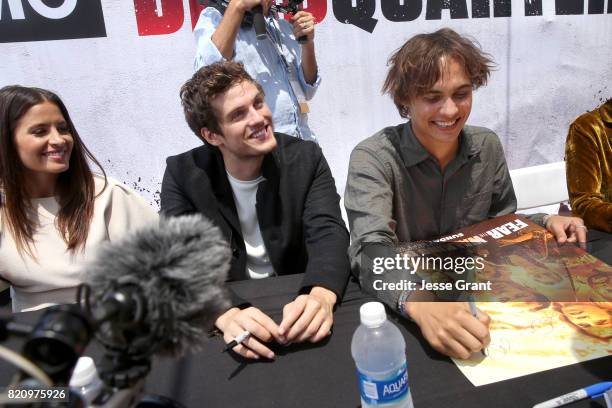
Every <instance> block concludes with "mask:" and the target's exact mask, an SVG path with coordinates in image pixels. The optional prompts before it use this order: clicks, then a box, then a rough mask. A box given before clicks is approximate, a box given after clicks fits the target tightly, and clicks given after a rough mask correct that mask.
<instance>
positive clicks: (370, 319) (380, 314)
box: [359, 302, 387, 327]
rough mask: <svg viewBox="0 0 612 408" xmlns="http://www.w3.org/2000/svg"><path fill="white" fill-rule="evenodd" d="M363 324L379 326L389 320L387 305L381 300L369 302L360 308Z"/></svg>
mask: <svg viewBox="0 0 612 408" xmlns="http://www.w3.org/2000/svg"><path fill="white" fill-rule="evenodd" d="M359 316H360V317H361V324H363V325H364V326H366V327H378V326H380V325H381V324H383V323H384V322H385V320H387V313H386V312H385V307H384V306H383V304H382V303H380V302H368V303H364V304H363V305H361V307H360V308H359Z"/></svg>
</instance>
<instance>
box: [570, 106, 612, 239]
mask: <svg viewBox="0 0 612 408" xmlns="http://www.w3.org/2000/svg"><path fill="white" fill-rule="evenodd" d="M580 119H581V118H579V119H577V120H576V121H575V122H574V123H572V124H571V125H570V128H569V131H568V135H567V141H566V144H565V161H566V176H567V177H566V178H567V190H568V192H569V197H570V203H571V206H572V211H575V212H576V214H577V215H578V216H580V217H582V218H583V219H584V221H585V224H587V226H589V227H591V228H595V229H598V230H601V231H606V232H612V203H611V202H606V201H604V198H603V194H602V193H601V183H602V169H601V163H600V162H599V160H597V159H596V158H597V157H598V152H599V148H598V147H597V141H596V140H594V139H595V138H594V136H593V133H594V132H596V130H595V129H593V128H592V127H591V128H590V129H585V126H584V125H585V124H584V123H581V120H580ZM588 124H590V123H588ZM610 165H612V163H611V164H610ZM579 175H580V176H579Z"/></svg>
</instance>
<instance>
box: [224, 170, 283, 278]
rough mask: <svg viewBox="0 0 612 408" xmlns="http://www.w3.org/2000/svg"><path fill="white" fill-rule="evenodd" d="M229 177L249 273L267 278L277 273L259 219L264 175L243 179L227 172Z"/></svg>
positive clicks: (255, 276)
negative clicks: (261, 186) (258, 208)
mask: <svg viewBox="0 0 612 408" xmlns="http://www.w3.org/2000/svg"><path fill="white" fill-rule="evenodd" d="M226 173H227V178H228V180H229V183H230V185H231V186H232V190H233V192H234V201H235V203H236V210H237V211H238V219H239V220H240V228H241V229H242V237H243V238H244V246H245V247H246V253H247V261H246V266H247V274H248V275H249V278H251V279H261V278H267V277H268V276H273V275H275V273H274V268H273V267H272V263H271V262H270V258H269V257H268V251H267V250H266V246H265V245H264V242H263V237H262V236H261V230H260V229H259V220H258V219H257V210H256V208H255V203H256V202H257V186H258V185H259V183H261V182H262V181H264V180H265V179H264V177H263V176H259V177H258V178H256V179H255V180H249V181H242V180H238V179H237V178H235V177H232V175H231V174H229V172H227V171H226Z"/></svg>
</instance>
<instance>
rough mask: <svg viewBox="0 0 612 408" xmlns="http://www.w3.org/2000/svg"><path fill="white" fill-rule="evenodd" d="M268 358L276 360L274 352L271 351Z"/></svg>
mask: <svg viewBox="0 0 612 408" xmlns="http://www.w3.org/2000/svg"><path fill="white" fill-rule="evenodd" d="M268 358H269V359H270V360H274V353H272V352H270V353H269V354H268Z"/></svg>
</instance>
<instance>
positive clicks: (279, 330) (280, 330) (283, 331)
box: [278, 326, 285, 336]
mask: <svg viewBox="0 0 612 408" xmlns="http://www.w3.org/2000/svg"><path fill="white" fill-rule="evenodd" d="M278 334H280V335H281V336H283V335H284V334H285V328H284V327H283V326H280V327H279V328H278Z"/></svg>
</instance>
